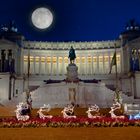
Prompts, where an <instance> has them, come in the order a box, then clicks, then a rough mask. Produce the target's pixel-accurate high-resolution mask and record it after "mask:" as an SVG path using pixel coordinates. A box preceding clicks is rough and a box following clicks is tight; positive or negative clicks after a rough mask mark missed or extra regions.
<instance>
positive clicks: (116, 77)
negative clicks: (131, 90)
mask: <svg viewBox="0 0 140 140" xmlns="http://www.w3.org/2000/svg"><path fill="white" fill-rule="evenodd" d="M114 47H115V57H116V55H117V51H116V43H115V45H114ZM115 61H116V65H115V75H116V76H115V79H116V90H117V89H118V71H117V57H116V58H115Z"/></svg>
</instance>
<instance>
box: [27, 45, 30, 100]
mask: <svg viewBox="0 0 140 140" xmlns="http://www.w3.org/2000/svg"><path fill="white" fill-rule="evenodd" d="M29 76H30V49H29V47H28V64H27V92H26V102H27V103H28V99H29V95H30V91H29Z"/></svg>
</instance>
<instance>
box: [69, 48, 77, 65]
mask: <svg viewBox="0 0 140 140" xmlns="http://www.w3.org/2000/svg"><path fill="white" fill-rule="evenodd" d="M75 58H76V54H75V50H74V49H73V47H72V46H71V49H70V51H69V59H70V63H71V64H72V63H74V60H75Z"/></svg>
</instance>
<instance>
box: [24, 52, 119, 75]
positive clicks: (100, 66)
mask: <svg viewBox="0 0 140 140" xmlns="http://www.w3.org/2000/svg"><path fill="white" fill-rule="evenodd" d="M23 57H24V58H23V61H24V63H23V65H24V66H23V67H24V68H23V69H24V70H23V73H25V74H26V73H27V70H28V56H27V55H24V56H23ZM112 57H113V53H110V54H108V55H107V54H94V55H87V56H83V55H80V54H78V53H77V57H76V60H75V64H76V65H77V66H78V74H79V75H92V74H108V73H109V70H110V64H111V60H112ZM116 57H117V68H118V72H121V55H120V53H117V55H116ZM68 64H69V59H68V57H67V56H60V55H59V56H57V55H53V56H33V55H32V54H31V55H30V74H38V75H40V74H41V75H43V74H44V75H45V74H46V75H65V74H66V73H67V71H66V67H67V66H68ZM112 73H115V67H113V68H112Z"/></svg>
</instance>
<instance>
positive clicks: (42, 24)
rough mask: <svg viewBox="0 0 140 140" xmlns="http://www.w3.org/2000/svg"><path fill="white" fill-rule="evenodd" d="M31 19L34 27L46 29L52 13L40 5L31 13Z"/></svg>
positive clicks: (49, 23) (51, 18)
mask: <svg viewBox="0 0 140 140" xmlns="http://www.w3.org/2000/svg"><path fill="white" fill-rule="evenodd" d="M31 19H32V23H33V25H34V26H35V27H37V28H39V29H46V28H48V27H49V26H50V25H51V24H52V21H53V15H52V13H51V11H50V10H49V9H47V8H43V7H42V8H37V9H36V10H35V11H34V12H33V13H32V17H31Z"/></svg>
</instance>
